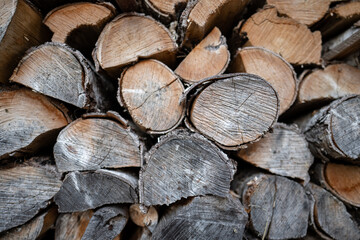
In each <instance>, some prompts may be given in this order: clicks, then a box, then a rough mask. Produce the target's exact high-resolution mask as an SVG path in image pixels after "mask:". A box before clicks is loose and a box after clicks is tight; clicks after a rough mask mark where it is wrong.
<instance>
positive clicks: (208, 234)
mask: <svg viewBox="0 0 360 240" xmlns="http://www.w3.org/2000/svg"><path fill="white" fill-rule="evenodd" d="M247 219H248V215H247V213H246V212H245V210H244V207H243V206H242V204H241V203H240V201H239V199H237V198H234V197H233V196H231V195H230V194H228V195H227V196H226V197H225V198H221V197H216V196H202V197H195V198H191V199H188V200H187V201H185V202H184V203H182V204H181V203H178V204H175V205H173V206H171V207H170V208H169V209H168V211H167V212H166V213H165V214H164V215H163V216H162V218H161V219H160V221H159V224H158V226H157V227H156V229H155V231H154V232H153V235H152V237H153V238H152V239H154V240H156V239H242V236H243V232H244V228H245V225H246V222H247Z"/></svg>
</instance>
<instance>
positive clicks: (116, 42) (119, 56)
mask: <svg viewBox="0 0 360 240" xmlns="http://www.w3.org/2000/svg"><path fill="white" fill-rule="evenodd" d="M140 39H141V41H139V40H140ZM176 50H177V45H176V43H175V42H174V40H173V39H172V38H171V35H170V32H169V31H168V30H167V29H166V28H165V27H164V26H163V25H162V24H160V23H158V22H156V21H155V20H154V19H152V18H151V17H148V16H144V15H140V14H135V13H125V14H121V15H119V16H118V17H116V18H115V19H114V20H113V21H111V22H110V23H108V24H107V25H106V26H105V28H104V30H103V31H102V32H101V34H100V37H99V39H98V41H97V43H96V47H95V50H94V52H93V58H94V61H95V64H96V66H97V68H99V67H101V68H102V69H104V70H105V71H107V72H108V73H109V74H111V75H113V76H116V77H118V75H119V73H120V71H121V68H122V67H124V66H125V65H128V64H130V63H134V62H136V61H138V60H139V58H155V59H157V60H160V61H162V62H164V63H166V64H168V65H171V64H173V62H174V60H175V52H176Z"/></svg>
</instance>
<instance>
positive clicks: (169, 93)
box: [118, 59, 185, 134]
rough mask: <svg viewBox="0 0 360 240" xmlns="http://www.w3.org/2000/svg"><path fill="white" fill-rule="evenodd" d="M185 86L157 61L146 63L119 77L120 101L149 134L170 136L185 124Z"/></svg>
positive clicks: (130, 69)
mask: <svg viewBox="0 0 360 240" xmlns="http://www.w3.org/2000/svg"><path fill="white" fill-rule="evenodd" d="M183 92H184V86H183V85H182V83H181V81H180V79H179V78H178V77H177V76H176V75H175V74H174V72H173V71H172V70H171V69H170V68H168V67H167V66H166V65H165V64H163V63H161V62H159V61H157V60H153V59H150V60H144V61H141V62H139V63H137V64H135V65H134V66H131V67H129V68H128V69H126V70H125V71H124V72H123V73H122V74H121V77H120V78H119V91H118V101H119V103H120V104H121V105H122V106H124V107H125V108H126V109H127V110H128V111H129V113H130V115H131V117H132V119H133V120H134V122H135V123H136V124H137V125H138V126H139V127H140V128H141V129H142V130H143V131H145V132H148V133H152V134H156V133H166V132H169V131H171V130H172V129H174V128H176V127H177V126H178V125H179V124H180V123H181V121H182V119H183V117H184V113H185V106H184V104H183V103H182V102H180V98H181V96H182V94H183Z"/></svg>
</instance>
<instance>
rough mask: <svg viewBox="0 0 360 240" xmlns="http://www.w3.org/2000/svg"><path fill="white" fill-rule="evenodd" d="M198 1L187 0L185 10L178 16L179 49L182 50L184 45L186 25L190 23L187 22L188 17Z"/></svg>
mask: <svg viewBox="0 0 360 240" xmlns="http://www.w3.org/2000/svg"><path fill="white" fill-rule="evenodd" d="M199 1H200V0H188V2H187V4H186V7H185V9H184V10H183V12H182V13H181V15H180V18H179V27H178V35H179V39H178V40H179V44H180V47H181V48H183V47H184V45H185V44H186V43H185V35H186V30H187V28H188V25H189V23H190V21H188V18H189V15H190V13H191V11H192V10H193V8H194V7H195V6H196V4H197V3H198V2H199Z"/></svg>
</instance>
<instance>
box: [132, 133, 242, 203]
mask: <svg viewBox="0 0 360 240" xmlns="http://www.w3.org/2000/svg"><path fill="white" fill-rule="evenodd" d="M145 161H146V165H144V166H143V168H142V169H141V171H140V181H139V195H140V203H142V204H144V205H146V206H150V205H162V204H166V205H169V204H170V203H173V202H175V201H177V200H180V199H181V198H186V197H190V196H198V195H205V194H212V195H216V196H220V197H224V196H226V194H227V193H228V191H229V187H230V182H231V180H232V177H233V175H234V173H235V171H236V165H235V162H233V161H231V160H229V159H228V157H227V156H226V155H225V154H224V153H223V152H221V151H220V150H219V149H218V148H217V147H216V146H215V145H214V144H212V143H211V142H209V141H208V140H207V139H205V138H204V137H202V136H201V135H199V134H190V133H188V132H186V131H181V130H178V131H173V132H172V133H169V134H168V135H166V136H164V137H161V138H160V141H159V143H157V144H156V145H155V146H153V147H152V148H151V150H150V151H149V153H148V155H147V156H145Z"/></svg>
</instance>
